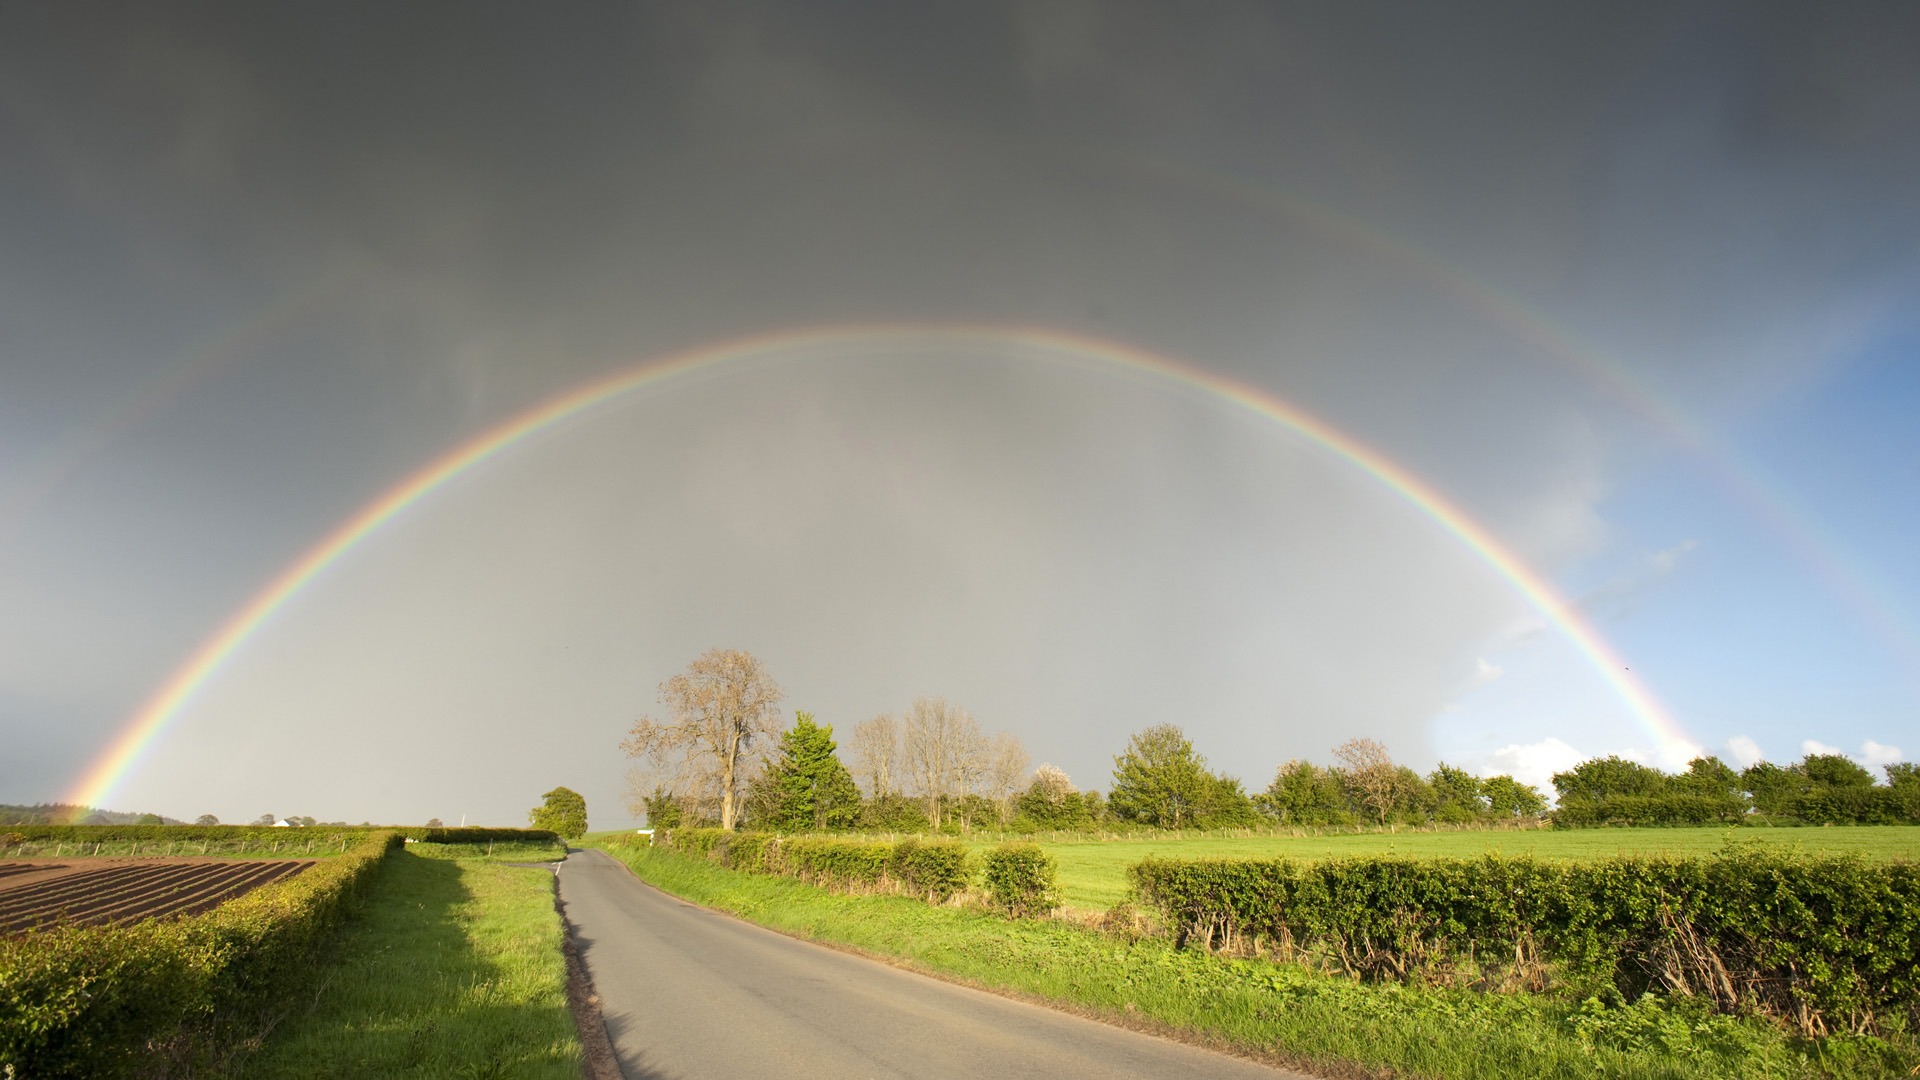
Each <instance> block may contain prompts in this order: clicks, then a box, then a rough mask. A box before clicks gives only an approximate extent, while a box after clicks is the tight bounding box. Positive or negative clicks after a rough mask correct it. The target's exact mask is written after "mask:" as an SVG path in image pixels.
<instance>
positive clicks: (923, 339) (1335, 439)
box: [64, 324, 1693, 806]
mask: <svg viewBox="0 0 1920 1080" xmlns="http://www.w3.org/2000/svg"><path fill="white" fill-rule="evenodd" d="M890 342H899V343H901V344H902V345H910V346H917V347H925V346H928V345H949V346H969V347H975V348H1000V349H1020V350H1027V351H1029V352H1031V354H1032V355H1033V356H1034V357H1036V358H1038V359H1043V360H1045V359H1051V360H1053V361H1055V362H1063V363H1068V364H1076V363H1077V364H1079V365H1090V366H1091V367H1092V368H1093V369H1094V370H1102V371H1109V372H1116V371H1117V372H1127V373H1133V374H1135V375H1139V376H1144V377H1145V378H1146V379H1147V380H1149V381H1152V382H1155V383H1159V384H1161V385H1163V386H1172V387H1176V388H1184V389H1188V390H1193V391H1199V392H1200V393H1202V394H1205V395H1206V396H1208V397H1210V398H1213V399H1217V400H1220V401H1223V402H1227V403H1229V404H1231V405H1232V406H1234V407H1236V408H1239V409H1244V410H1246V411H1248V412H1250V413H1253V414H1255V415H1257V416H1260V417H1263V418H1265V419H1268V420H1271V421H1273V422H1275V423H1278V424H1280V425H1281V426H1282V427H1285V428H1287V429H1288V430H1290V431H1293V432H1294V433H1296V434H1298V435H1299V436H1301V437H1303V438H1305V439H1307V440H1308V441H1309V442H1311V443H1313V444H1315V445H1317V446H1319V447H1321V448H1323V449H1324V450H1326V451H1328V452H1330V453H1332V454H1334V455H1335V456H1337V457H1339V458H1341V459H1343V460H1345V461H1347V462H1349V463H1351V464H1352V465H1354V466H1355V467H1357V468H1359V469H1360V470H1362V471H1363V472H1365V473H1367V474H1368V475H1369V476H1371V477H1373V478H1374V479H1375V480H1377V481H1378V482H1380V483H1381V484H1383V485H1385V486H1386V487H1387V488H1388V489H1389V490H1390V491H1392V492H1393V493H1394V494H1396V495H1398V496H1399V497H1400V498H1402V499H1404V500H1405V501H1407V502H1408V503H1410V504H1412V505H1413V506H1414V507H1416V508H1417V509H1418V510H1419V511H1420V512H1421V513H1422V514H1424V515H1425V516H1426V517H1428V518H1430V519H1431V520H1432V521H1434V522H1435V523H1437V524H1438V525H1440V526H1441V527H1442V528H1443V529H1445V530H1446V531H1447V532H1449V533H1451V534H1453V535H1454V536H1455V537H1456V538H1458V539H1459V540H1460V541H1461V542H1462V543H1463V544H1465V545H1466V547H1467V548H1468V549H1469V550H1470V551H1472V552H1473V554H1474V555H1475V556H1477V557H1478V558H1479V559H1480V560H1481V561H1482V562H1484V563H1485V564H1486V565H1487V566H1488V567H1490V568H1491V569H1493V570H1494V571H1495V572H1496V573H1498V574H1499V575H1500V576H1501V577H1502V578H1504V579H1506V581H1508V582H1509V583H1510V584H1511V585H1512V586H1513V588H1514V589H1515V590H1516V591H1518V592H1519V593H1520V595H1521V596H1523V597H1524V598H1525V599H1526V600H1527V602H1528V603H1529V604H1531V605H1532V606H1533V607H1534V608H1535V609H1536V610H1538V611H1539V613H1540V614H1541V615H1542V616H1543V617H1544V618H1545V619H1546V620H1547V621H1548V622H1549V623H1551V624H1552V625H1553V626H1554V627H1556V628H1557V629H1558V630H1559V631H1560V632H1561V633H1562V634H1564V635H1565V636H1566V638H1567V639H1568V640H1569V641H1570V642H1572V644H1573V645H1574V646H1575V647H1576V648H1577V649H1578V650H1579V651H1580V653H1581V654H1582V655H1583V656H1584V657H1585V658H1586V659H1587V661H1588V662H1589V663H1590V664H1591V665H1592V666H1593V668H1594V669H1595V670H1596V671H1597V672H1598V673H1599V674H1600V676H1601V677H1602V679H1604V680H1605V681H1606V683H1607V684H1608V685H1609V686H1611V687H1612V688H1613V690H1614V692H1615V693H1616V694H1617V695H1618V696H1619V697H1620V699H1621V700H1622V701H1623V702H1625V703H1626V705H1627V706H1628V707H1629V708H1630V709H1631V710H1632V712H1633V714H1634V717H1635V718H1636V719H1637V720H1638V721H1639V723H1640V724H1641V725H1642V726H1643V727H1644V728H1645V729H1646V731H1647V733H1648V734H1649V735H1651V736H1652V737H1653V738H1654V740H1655V741H1656V743H1657V744H1658V746H1659V748H1660V749H1661V750H1662V751H1669V750H1672V749H1675V748H1682V747H1687V746H1691V745H1693V741H1692V740H1691V739H1690V738H1689V737H1688V735H1687V733H1686V732H1685V730H1684V729H1683V728H1681V726H1680V725H1679V723H1678V722H1677V721H1675V720H1674V718H1673V717H1672V715H1671V714H1670V713H1669V712H1668V711H1667V709H1666V708H1665V707H1664V706H1663V705H1662V704H1661V703H1660V701H1659V700H1658V699H1657V698H1656V697H1655V696H1654V695H1653V693H1652V691H1650V690H1649V689H1648V688H1647V687H1646V686H1645V685H1644V684H1643V683H1642V682H1641V681H1640V680H1639V679H1638V678H1636V677H1635V676H1634V675H1633V673H1632V672H1631V671H1629V670H1628V668H1627V664H1626V662H1625V661H1624V660H1623V659H1622V658H1621V657H1620V656H1619V654H1618V653H1617V652H1616V651H1615V650H1614V649H1613V647H1612V646H1611V645H1610V644H1608V642H1607V641H1606V640H1605V639H1604V638H1602V637H1601V635H1600V634H1599V633H1598V632H1597V631H1596V630H1595V629H1594V628H1593V626H1592V625H1591V624H1589V623H1588V622H1587V621H1586V620H1585V619H1583V618H1582V617H1581V616H1580V614H1579V613H1578V612H1577V611H1576V610H1575V609H1574V608H1573V606H1572V605H1571V604H1569V603H1568V602H1567V601H1566V599H1565V598H1563V597H1562V596H1560V594H1559V593H1558V592H1557V591H1556V590H1555V589H1554V587H1553V586H1552V585H1551V584H1550V583H1549V582H1548V581H1547V580H1546V579H1545V578H1544V577H1542V576H1541V575H1540V574H1539V573H1537V572H1536V571H1534V570H1533V568H1532V567H1530V566H1528V565H1527V564H1526V563H1525V562H1523V561H1521V559H1520V558H1519V557H1518V556H1516V555H1515V554H1514V553H1513V552H1512V551H1510V550H1508V549H1507V548H1506V546H1505V545H1503V544H1501V543H1500V541H1499V540H1498V539H1496V538H1495V537H1494V536H1493V534H1492V533H1491V532H1489V531H1488V530H1487V529H1486V528H1485V527H1484V526H1482V525H1481V524H1480V523H1478V522H1476V521H1474V520H1473V519H1472V518H1470V517H1468V516H1467V514H1466V513H1465V512H1463V511H1462V510H1461V509H1460V508H1459V507H1457V506H1455V505H1454V504H1453V503H1452V502H1451V501H1450V500H1448V499H1447V498H1446V497H1445V496H1443V495H1442V494H1440V492H1439V491H1437V490H1435V489H1434V488H1433V487H1432V486H1430V485H1429V484H1427V483H1426V482H1425V481H1424V480H1422V479H1420V478H1419V477H1418V476H1415V475H1414V474H1413V473H1412V472H1410V471H1408V470H1407V469H1405V468H1404V467H1402V466H1401V465H1399V464H1398V463H1396V462H1394V461H1392V460H1391V459H1389V458H1388V457H1387V456H1386V455H1384V454H1382V453H1380V452H1379V451H1377V450H1375V449H1373V448H1372V447H1369V446H1367V445H1365V444H1364V443H1361V442H1360V441H1359V440H1357V439H1355V438H1353V437H1352V436H1350V435H1348V434H1347V433H1345V432H1343V431H1341V430H1339V429H1337V428H1335V427H1334V426H1333V425H1331V424H1328V423H1327V422H1325V421H1323V420H1321V419H1319V418H1318V417H1315V416H1313V415H1311V414H1309V413H1307V412H1306V411H1304V410H1302V409H1300V408H1299V407H1297V406H1295V405H1293V404H1292V403H1291V402H1288V401H1286V400H1284V399H1282V398H1280V397H1278V396H1276V395H1274V394H1272V393H1269V392H1267V391H1265V390H1262V389H1259V388H1256V387H1253V386H1250V385H1248V384H1246V383H1243V382H1240V381H1238V380H1235V379H1230V378H1227V377H1225V376H1222V375H1217V374H1214V373H1211V372H1205V371H1201V370H1198V369H1196V368H1193V367H1190V366H1188V365H1186V364H1182V363H1180V362H1178V361H1175V360H1172V359H1169V358H1167V357H1165V356H1160V355H1157V354H1154V353H1151V352H1147V351H1145V350H1143V349H1139V348H1136V347H1134V346H1131V345H1125V344H1121V343H1118V342H1112V341H1103V340H1099V339H1096V338H1091V337H1085V336H1080V335H1075V334H1068V333H1063V332H1060V331H1057V330H1052V329H1046V328H1041V327H1026V326H976V325H964V324H961V325H947V324H941V325H920V324H876V325H852V326H823V327H810V328H804V329H799V330H785V331H777V332H772V333H765V334H758V335H753V336H749V337H740V338H732V339H729V340H726V341H723V342H720V343H717V344H708V345H703V346H700V347H697V348H693V349H689V350H686V351H683V352H678V353H674V354H670V355H667V356H664V357H660V358H656V359H654V360H650V361H647V362H644V363H642V364H640V365H638V366H635V367H631V368H627V369H624V370H621V371H619V372H616V373H614V374H612V375H609V376H606V377H604V378H601V379H597V380H594V381H592V382H590V383H587V384H585V385H583V386H580V387H577V388H575V389H573V390H570V391H568V392H566V393H564V394H561V395H559V396H558V397H555V398H552V399H550V400H548V401H546V402H545V403H543V404H540V405H537V406H535V407H533V408H531V409H528V410H526V411H525V412H522V413H519V414H518V415H516V416H513V417H511V418H509V419H508V420H506V421H504V422H502V423H500V424H498V425H496V426H495V427H493V428H491V429H489V430H488V431H486V432H484V433H482V434H481V435H479V436H477V437H475V438H473V439H470V440H468V441H467V442H466V443H464V444H462V445H460V446H458V447H455V448H454V449H453V450H451V451H449V452H448V453H447V454H445V455H443V456H442V457H440V458H439V459H438V460H436V461H433V462H432V463H430V464H428V465H427V466H426V467H425V468H423V469H421V470H420V471H419V472H417V473H415V474H413V475H412V476H411V477H409V478H408V479H406V480H405V481H403V482H401V483H399V484H397V485H395V486H394V487H393V488H391V489H389V490H388V491H387V492H386V493H385V494H383V495H381V496H380V497H379V498H377V499H375V500H374V501H373V502H371V503H369V504H368V505H367V506H365V507H364V508H362V509H361V510H360V511H359V512H358V513H356V514H354V515H353V516H352V517H351V518H349V519H348V520H347V521H345V522H344V523H342V524H341V525H340V526H339V527H337V528H336V529H334V530H333V531H332V532H331V533H329V534H328V535H327V536H326V537H325V538H324V539H322V540H321V541H320V542H319V543H317V544H315V545H314V546H313V547H312V548H311V549H309V550H308V551H307V552H306V553H305V554H304V555H302V556H301V557H300V558H299V560H298V561H296V562H294V563H293V564H292V565H291V566H289V567H288V568H287V569H286V570H284V571H282V572H281V573H280V575H279V576H278V577H276V578H274V579H273V581H272V582H270V583H269V584H268V585H267V587H266V588H264V589H262V590H261V591H260V592H259V593H258V594H256V595H255V596H254V597H253V599H252V600H250V601H248V603H247V604H246V606H245V607H243V608H241V609H240V610H239V611H237V612H235V613H234V614H233V615H232V616H231V617H230V618H228V619H227V621H226V622H225V624H223V625H222V626H221V627H220V629H219V631H218V632H217V633H215V634H214V635H213V636H212V637H211V638H208V639H207V640H206V642H205V643H204V644H202V645H201V646H200V648H199V649H198V650H197V651H196V652H195V653H194V654H193V656H192V657H191V658H190V659H189V660H188V661H187V663H186V664H185V665H183V666H182V667H181V668H180V669H179V670H178V671H176V672H175V673H174V674H173V675H172V676H171V677H170V678H169V679H168V680H167V681H166V683H165V684H164V685H162V686H161V688H160V689H159V690H158V691H157V692H156V693H155V694H154V695H153V696H152V697H151V698H149V699H148V700H147V701H146V702H145V703H144V704H143V705H142V706H141V707H140V710H139V712H137V713H136V714H135V715H134V717H133V719H132V720H131V721H130V722H129V723H128V724H127V726H126V727H125V728H124V729H123V730H122V731H121V732H120V734H119V735H118V736H117V737H115V739H114V740H113V742H112V744H111V745H110V746H109V747H108V748H107V749H106V750H105V751H104V752H103V753H102V754H101V755H100V756H99V757H98V758H97V759H96V760H95V761H94V763H93V764H92V765H91V766H90V767H89V768H88V769H87V770H86V772H85V773H84V774H83V775H82V776H81V778H80V779H79V780H78V781H77V782H76V783H75V784H74V786H73V788H72V789H71V792H70V794H68V795H67V796H66V798H65V800H64V801H66V802H70V803H75V804H79V805H83V806H97V805H101V804H102V803H104V802H105V801H107V799H108V797H109V796H110V795H111V794H112V793H113V792H114V790H115V789H116V788H117V787H118V786H119V784H120V783H121V782H122V781H123V780H124V779H125V778H126V777H127V776H129V775H130V774H131V773H132V772H133V770H134V769H135V768H137V767H138V765H139V764H140V761H141V758H142V755H143V754H144V753H145V752H146V751H147V750H148V749H149V748H150V747H151V746H152V745H153V744H154V742H155V740H156V739H157V738H158V737H159V736H160V735H161V734H162V733H163V732H164V731H165V730H166V727H167V725H168V724H169V723H171V722H172V721H173V720H174V719H175V718H176V717H178V716H179V715H180V713H181V711H182V710H183V709H184V708H185V707H186V706H187V704H188V703H189V702H190V701H191V700H192V699H193V697H194V695H195V694H196V693H197V692H198V691H199V690H200V689H201V688H202V687H204V686H205V685H206V684H207V682H208V680H210V679H211V678H212V677H213V676H214V675H215V674H216V673H217V672H218V671H219V669H220V668H221V666H222V665H223V664H224V663H226V661H227V660H228V659H229V658H231V657H232V656H233V655H234V653H235V652H236V651H237V650H239V649H240V648H241V646H243V645H244V644H245V643H246V641H247V640H248V638H250V637H251V636H252V635H253V634H254V633H255V632H256V631H258V630H259V629H260V628H261V627H262V626H263V625H264V624H265V623H266V622H267V621H268V619H270V618H271V617H272V616H273V614H274V612H276V611H278V610H279V609H280V608H281V607H282V606H284V605H285V604H286V603H287V602H288V601H289V600H291V599H292V598H293V597H294V596H296V595H297V594H298V593H300V591H301V590H302V589H304V588H306V587H307V585H309V584H310V583H311V582H313V581H314V580H315V579H316V578H318V577H319V576H320V575H321V574H322V573H324V572H325V571H326V569H327V568H328V567H329V566H332V565H333V564H334V563H335V562H337V561H339V560H340V559H341V558H342V557H343V556H344V555H345V554H346V553H348V552H349V551H351V550H353V548H354V547H355V546H357V545H358V544H360V543H361V542H362V541H364V540H366V539H367V538H368V537H370V536H372V535H373V534H374V533H375V532H377V531H378V530H379V529H380V528H381V527H382V526H383V525H385V524H386V523H387V522H389V521H392V520H393V519H394V518H395V517H397V516H399V515H400V514H401V513H403V512H405V511H406V510H407V509H408V508H409V507H411V506H413V505H414V504H416V503H418V502H420V501H421V500H422V499H424V498H426V497H427V496H428V495H430V494H432V493H433V492H434V491H435V490H436V489H438V488H439V487H441V486H442V485H443V484H445V483H447V482H448V481H450V480H452V479H454V478H455V477H458V476H460V475H462V474H464V473H466V472H468V471H470V470H472V469H474V468H476V467H477V466H479V465H480V464H481V463H483V462H485V461H486V460H487V459H489V458H491V457H493V456H495V455H497V454H500V453H502V452H504V451H506V450H508V449H510V448H511V447H513V446H514V445H516V444H517V443H519V442H521V441H522V440H524V439H526V438H528V437H529V436H532V435H534V434H536V433H538V432H541V431H543V430H545V429H547V428H549V427H552V426H553V425H555V424H558V423H561V422H563V421H566V420H568V419H571V418H575V417H578V416H581V415H582V414H585V413H587V412H590V411H591V410H593V409H595V408H596V407H598V406H603V405H606V404H608V403H610V402H613V401H614V400H616V399H619V398H621V397H623V396H625V395H627V394H630V393H633V392H635V391H638V390H640V389H642V388H645V387H652V386H659V385H661V384H663V383H666V382H669V381H670V380H672V379H673V378H674V377H676V376H681V375H685V374H687V373H689V372H692V371H695V370H699V369H708V368H713V367H715V366H720V365H726V364H731V363H741V362H747V361H751V360H755V359H766V358H771V357H773V356H776V355H778V354H780V353H783V352H792V351H796V350H801V349H808V348H821V347H828V346H844V347H854V346H873V345H881V344H886V343H890Z"/></svg>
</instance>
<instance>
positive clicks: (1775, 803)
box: [1740, 761, 1812, 817]
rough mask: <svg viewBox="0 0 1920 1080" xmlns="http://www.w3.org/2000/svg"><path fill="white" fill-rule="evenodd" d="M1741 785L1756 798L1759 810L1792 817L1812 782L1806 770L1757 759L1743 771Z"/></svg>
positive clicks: (1754, 802) (1776, 815)
mask: <svg viewBox="0 0 1920 1080" xmlns="http://www.w3.org/2000/svg"><path fill="white" fill-rule="evenodd" d="M1740 786H1741V788H1742V789H1744V790H1745V791H1746V792H1747V794H1748V795H1749V796H1751V797H1752V799H1753V808H1754V809H1755V810H1758V811H1760V812H1761V813H1762V814H1765V815H1767V816H1768V817H1791V816H1792V815H1793V811H1794V803H1795V802H1796V801H1798V800H1799V798H1800V796H1802V795H1804V794H1806V793H1807V792H1808V790H1810V789H1811V787H1812V784H1811V782H1810V781H1808V779H1807V776H1806V774H1805V773H1804V772H1800V771H1797V770H1794V769H1783V768H1781V767H1780V766H1778V765H1775V764H1774V763H1773V762H1771V761H1756V762H1754V763H1753V764H1751V765H1749V766H1747V767H1746V768H1745V769H1743V770H1742V771H1741V773H1740Z"/></svg>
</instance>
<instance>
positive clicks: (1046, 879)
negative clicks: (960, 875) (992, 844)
mask: <svg viewBox="0 0 1920 1080" xmlns="http://www.w3.org/2000/svg"><path fill="white" fill-rule="evenodd" d="M983 862H984V864H985V865H984V867H983V870H982V877H983V878H984V879H985V881H986V886H987V896H988V897H990V898H991V899H992V900H993V902H994V904H995V906H997V907H999V908H1000V909H1002V910H1003V911H1005V912H1006V913H1007V914H1008V915H1010V916H1012V917H1013V918H1016V919H1017V918H1020V917H1021V916H1023V915H1044V914H1046V913H1047V912H1049V911H1052V910H1053V909H1054V908H1056V907H1059V906H1060V889H1059V885H1058V872H1057V869H1056V867H1055V865H1054V861H1053V856H1051V855H1049V854H1047V853H1046V851H1045V850H1043V849H1042V848H1041V847H1040V845H1038V844H1001V845H1000V846H999V847H997V848H994V849H993V850H992V851H989V852H987V857H986V858H985V859H984V860H983Z"/></svg>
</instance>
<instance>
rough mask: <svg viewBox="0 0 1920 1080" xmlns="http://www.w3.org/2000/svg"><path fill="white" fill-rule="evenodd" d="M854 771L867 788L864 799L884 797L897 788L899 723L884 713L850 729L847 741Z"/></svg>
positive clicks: (898, 782)
mask: <svg viewBox="0 0 1920 1080" xmlns="http://www.w3.org/2000/svg"><path fill="white" fill-rule="evenodd" d="M848 750H849V752H850V753H852V755H853V771H854V773H855V774H856V775H858V776H859V778H860V780H861V782H862V783H864V784H865V785H866V788H867V797H868V798H870V799H880V798H885V797H886V796H888V795H892V794H894V793H895V791H896V789H897V788H898V787H899V785H900V780H899V775H898V773H899V762H900V722H899V721H898V720H895V719H894V718H893V717H891V716H887V715H885V714H884V713H883V714H881V715H879V716H876V717H873V718H872V719H868V720H862V721H860V722H859V723H858V724H855V725H854V726H853V738H851V739H849V740H848Z"/></svg>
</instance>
